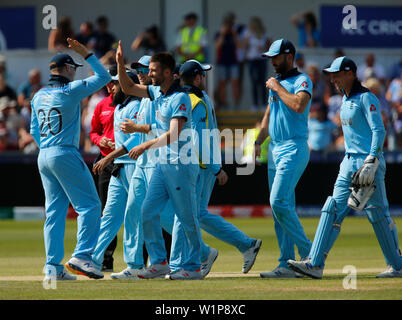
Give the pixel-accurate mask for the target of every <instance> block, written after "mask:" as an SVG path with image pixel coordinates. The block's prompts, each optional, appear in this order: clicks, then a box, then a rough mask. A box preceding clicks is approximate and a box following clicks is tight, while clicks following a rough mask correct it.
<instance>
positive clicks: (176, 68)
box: [173, 63, 182, 75]
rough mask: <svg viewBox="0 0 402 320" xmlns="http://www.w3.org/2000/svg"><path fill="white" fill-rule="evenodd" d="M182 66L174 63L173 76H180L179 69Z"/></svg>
mask: <svg viewBox="0 0 402 320" xmlns="http://www.w3.org/2000/svg"><path fill="white" fill-rule="evenodd" d="M181 66H182V64H181V63H176V67H175V68H174V71H173V74H177V75H180V68H181Z"/></svg>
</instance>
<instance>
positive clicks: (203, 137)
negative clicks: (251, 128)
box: [171, 60, 262, 277]
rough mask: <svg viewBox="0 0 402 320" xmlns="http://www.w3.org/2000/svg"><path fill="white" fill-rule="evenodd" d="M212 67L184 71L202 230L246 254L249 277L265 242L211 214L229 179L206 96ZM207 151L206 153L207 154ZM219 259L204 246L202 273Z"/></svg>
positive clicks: (188, 66) (195, 65)
mask: <svg viewBox="0 0 402 320" xmlns="http://www.w3.org/2000/svg"><path fill="white" fill-rule="evenodd" d="M211 69H212V67H211V66H210V65H206V64H200V63H199V62H198V61H197V60H189V61H186V62H185V63H184V64H183V65H182V66H181V68H180V71H179V73H180V78H181V84H182V86H183V88H184V89H185V90H186V91H187V92H188V93H189V95H190V99H191V105H192V107H191V109H192V128H193V130H194V131H195V132H194V133H196V137H197V138H196V139H194V140H195V143H196V144H197V150H198V156H199V161H200V175H199V179H198V183H197V197H198V202H199V206H200V208H199V221H200V227H201V228H202V229H203V230H205V231H207V232H208V233H210V234H212V235H213V236H214V237H216V238H218V239H220V240H222V241H224V242H226V243H229V244H231V245H233V246H235V247H236V248H237V249H238V250H239V251H240V252H242V253H243V258H244V264H243V269H242V272H243V273H247V272H248V271H249V270H250V269H251V267H252V266H253V264H254V262H255V258H256V256H257V254H258V251H259V249H260V247H261V243H262V241H261V240H259V239H252V238H250V237H248V236H247V235H246V234H245V233H244V232H242V231H241V230H239V229H238V228H237V227H235V226H234V225H233V224H231V223H229V222H227V221H226V220H225V219H224V218H223V217H221V216H219V215H215V214H212V213H210V212H209V211H208V203H209V199H210V197H211V194H212V190H213V188H214V184H215V181H216V180H218V183H219V185H224V184H225V183H226V182H227V180H228V176H227V174H226V172H225V171H224V170H223V169H222V166H221V151H220V135H219V132H218V125H217V121H216V115H215V109H214V107H213V105H212V102H211V100H210V98H209V96H208V95H207V93H206V92H205V88H206V84H205V79H206V71H208V70H211ZM204 148H206V150H204ZM217 256H218V251H217V250H216V249H215V248H211V247H209V246H208V245H206V244H205V243H204V241H202V242H201V261H203V262H202V266H201V273H202V275H203V277H205V276H207V275H208V273H209V272H210V270H211V267H212V265H213V263H214V261H215V260H216V258H217ZM171 268H172V261H171Z"/></svg>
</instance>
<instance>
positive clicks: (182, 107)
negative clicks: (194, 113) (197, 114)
mask: <svg viewBox="0 0 402 320" xmlns="http://www.w3.org/2000/svg"><path fill="white" fill-rule="evenodd" d="M179 110H181V111H186V110H187V108H186V105H185V104H184V103H182V104H181V105H180V106H179Z"/></svg>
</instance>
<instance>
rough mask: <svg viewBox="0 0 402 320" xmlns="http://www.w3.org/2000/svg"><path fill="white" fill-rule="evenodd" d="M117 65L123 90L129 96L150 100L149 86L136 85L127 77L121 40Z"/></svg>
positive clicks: (117, 52)
mask: <svg viewBox="0 0 402 320" xmlns="http://www.w3.org/2000/svg"><path fill="white" fill-rule="evenodd" d="M116 63H117V72H118V74H119V83H120V86H121V90H122V91H123V92H124V93H125V94H126V95H128V96H135V97H142V98H149V95H148V89H147V86H144V85H141V84H136V83H134V81H133V80H131V78H130V77H129V76H128V75H127V72H126V67H125V65H124V53H123V47H122V45H121V40H119V45H118V47H117V51H116Z"/></svg>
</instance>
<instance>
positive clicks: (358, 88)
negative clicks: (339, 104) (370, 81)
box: [345, 78, 370, 98]
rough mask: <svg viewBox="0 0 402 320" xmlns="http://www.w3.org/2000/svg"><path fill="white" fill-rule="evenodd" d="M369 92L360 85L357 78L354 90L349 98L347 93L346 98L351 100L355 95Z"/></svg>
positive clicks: (353, 86)
mask: <svg viewBox="0 0 402 320" xmlns="http://www.w3.org/2000/svg"><path fill="white" fill-rule="evenodd" d="M368 91H370V90H369V89H367V88H366V87H363V86H362V84H361V83H360V81H359V80H357V78H356V79H355V81H354V82H353V85H352V89H351V90H350V92H349V96H348V95H346V93H345V96H346V97H347V98H350V97H351V96H354V95H355V94H359V93H364V92H368Z"/></svg>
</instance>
